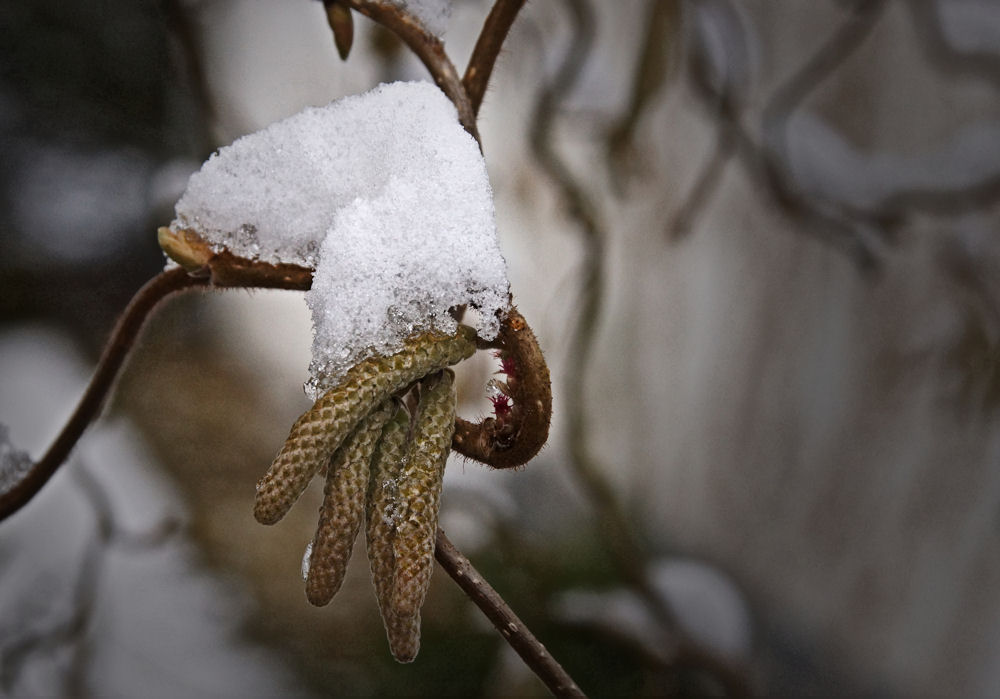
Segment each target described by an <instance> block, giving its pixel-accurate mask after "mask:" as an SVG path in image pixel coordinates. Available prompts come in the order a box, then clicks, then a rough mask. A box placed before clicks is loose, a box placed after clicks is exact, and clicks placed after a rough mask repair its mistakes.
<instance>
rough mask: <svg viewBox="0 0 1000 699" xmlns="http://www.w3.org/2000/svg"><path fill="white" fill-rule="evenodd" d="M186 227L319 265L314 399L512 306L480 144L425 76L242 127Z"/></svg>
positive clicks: (191, 192)
mask: <svg viewBox="0 0 1000 699" xmlns="http://www.w3.org/2000/svg"><path fill="white" fill-rule="evenodd" d="M176 212H177V218H176V219H175V220H174V222H173V224H172V227H173V228H174V229H182V228H189V229H193V230H195V231H198V232H199V233H200V234H201V235H202V236H204V237H205V238H206V239H207V240H209V241H210V242H212V243H214V244H215V245H217V246H218V247H220V248H227V249H228V250H230V251H231V252H233V253H234V254H236V255H239V256H241V257H246V258H250V259H260V260H262V261H264V262H271V263H275V262H287V263H293V264H299V265H304V266H307V267H315V268H316V273H315V276H314V279H313V284H312V289H311V290H310V291H309V293H308V294H307V295H306V301H307V302H308V303H309V306H310V308H311V309H312V314H313V328H314V338H313V339H314V341H313V358H312V363H311V365H310V372H311V375H312V378H311V379H310V381H309V382H308V383H307V392H308V393H310V395H311V396H312V397H313V398H315V396H316V395H317V393H318V392H319V391H320V390H321V389H322V388H324V387H326V386H328V385H330V384H331V383H334V382H335V381H336V380H337V379H338V378H339V377H340V376H342V375H343V373H344V372H345V371H346V370H347V369H348V368H349V367H351V366H352V365H354V364H356V363H357V362H358V361H360V360H361V359H364V358H365V357H368V356H372V355H374V354H389V353H392V352H395V351H397V350H398V349H400V348H401V346H402V341H403V339H404V338H405V337H407V336H408V335H411V334H412V333H414V332H416V331H420V330H430V329H436V330H440V331H442V332H446V333H451V332H454V330H455V327H456V323H455V321H454V319H453V318H452V317H451V316H450V315H449V313H448V309H449V308H451V307H454V306H458V305H462V304H468V305H470V306H472V307H474V308H478V309H479V310H480V313H481V321H480V324H479V327H478V328H477V329H478V330H479V334H480V335H481V336H482V337H484V338H486V339H492V338H493V337H495V336H496V333H497V332H498V331H499V316H500V314H501V313H502V312H503V311H504V310H506V309H507V307H508V305H509V300H508V293H509V284H508V282H507V273H506V266H505V263H504V260H503V256H502V255H501V254H500V247H499V244H498V242H497V234H496V222H495V217H494V211H493V193H492V190H491V188H490V184H489V179H488V177H487V173H486V164H485V162H484V161H483V157H482V154H481V153H480V152H479V147H478V145H477V144H476V142H475V141H474V140H473V139H472V137H471V136H469V135H468V134H467V133H466V132H465V130H464V129H463V128H462V127H461V126H460V125H459V123H458V116H457V113H456V112H455V108H454V106H453V105H452V104H451V102H449V101H448V99H447V98H446V97H445V96H444V94H443V93H442V92H441V91H440V90H439V89H438V88H436V87H435V86H433V85H431V84H430V83H426V82H410V83H392V84H386V85H380V86H379V87H377V88H375V89H374V90H371V91H370V92H367V93H365V94H362V95H356V96H352V97H346V98H344V99H341V100H337V101H335V102H332V103H331V104H329V105H327V106H326V107H319V108H309V109H306V110H305V111H303V112H300V113H299V114H296V115H295V116H292V117H289V118H288V119H285V120H283V121H280V122H278V123H276V124H272V125H271V126H269V127H267V128H266V129H264V130H263V131H259V132H257V133H254V134H251V135H249V136H245V137H243V138H241V139H238V140H237V141H236V142H234V143H233V144H232V145H231V146H228V147H225V148H222V149H220V150H219V152H218V153H217V154H215V155H213V156H212V157H211V158H210V159H209V160H208V162H206V163H205V165H204V166H203V167H202V169H201V170H200V171H199V172H197V173H195V174H194V175H192V176H191V180H190V182H189V183H188V188H187V190H186V191H185V193H184V195H183V196H182V197H181V199H180V201H179V202H178V203H177V207H176Z"/></svg>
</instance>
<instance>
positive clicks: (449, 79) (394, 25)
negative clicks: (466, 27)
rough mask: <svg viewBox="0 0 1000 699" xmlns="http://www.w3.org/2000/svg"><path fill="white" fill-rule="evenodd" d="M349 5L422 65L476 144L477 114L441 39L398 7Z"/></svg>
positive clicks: (351, 0) (360, 1)
mask: <svg viewBox="0 0 1000 699" xmlns="http://www.w3.org/2000/svg"><path fill="white" fill-rule="evenodd" d="M347 2H348V4H349V5H350V6H351V7H352V8H353V9H355V10H357V11H358V12H360V13H361V14H363V15H364V16H366V17H368V18H369V19H371V20H373V21H375V22H378V23H379V24H381V25H382V26H383V27H385V28H386V29H388V30H389V31H391V32H392V33H393V34H395V35H396V36H398V37H399V38H400V39H401V40H402V41H403V43H404V44H406V45H407V46H408V47H409V48H410V50H411V51H413V53H414V54H416V56H417V58H419V59H420V60H421V62H423V64H424V66H426V68H427V70H428V71H430V74H431V77H432V78H434V82H435V83H437V86H438V87H440V88H441V90H442V91H443V92H444V94H446V95H447V96H448V99H450V100H451V101H452V103H453V104H454V105H455V108H456V109H457V110H458V120H459V123H461V124H462V126H463V127H464V128H465V130H466V131H468V132H469V133H470V134H471V135H472V137H473V138H475V139H476V141H477V142H479V130H478V129H477V128H476V110H475V109H473V107H472V103H471V102H470V101H469V95H468V94H467V93H466V91H465V88H464V86H463V85H462V80H461V79H460V78H459V77H458V71H457V70H455V64H454V63H452V62H451V59H450V58H448V54H447V53H445V50H444V44H443V43H442V42H441V39H439V38H438V37H436V36H434V34H432V33H431V32H430V31H429V30H428V29H427V28H426V27H425V26H424V24H423V23H422V22H421V21H420V20H419V19H417V18H416V17H414V16H413V15H412V14H410V13H409V12H407V11H406V10H405V9H403V8H402V7H400V5H399V4H397V3H392V2H377V0H347Z"/></svg>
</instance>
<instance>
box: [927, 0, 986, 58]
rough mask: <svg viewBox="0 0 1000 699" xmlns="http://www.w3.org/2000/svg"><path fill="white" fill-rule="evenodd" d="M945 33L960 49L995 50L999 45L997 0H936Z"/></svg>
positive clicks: (957, 48) (954, 46) (955, 47)
mask: <svg viewBox="0 0 1000 699" xmlns="http://www.w3.org/2000/svg"><path fill="white" fill-rule="evenodd" d="M934 5H935V6H936V9H937V13H938V18H939V21H940V22H941V29H942V35H943V36H944V39H945V41H947V42H948V43H949V44H950V45H951V47H952V48H954V49H955V50H958V51H986V52H990V53H996V50H997V47H998V46H1000V13H997V11H996V6H997V4H996V0H961V2H955V0H936V2H935V3H934Z"/></svg>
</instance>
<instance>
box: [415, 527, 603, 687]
mask: <svg viewBox="0 0 1000 699" xmlns="http://www.w3.org/2000/svg"><path fill="white" fill-rule="evenodd" d="M434 557H435V558H436V559H437V562H438V563H439V564H440V565H441V567H442V568H444V570H445V572H446V573H448V575H450V576H451V578H452V579H453V580H454V581H455V582H456V583H457V584H458V586H459V587H460V588H462V591H463V592H465V594H466V595H467V596H468V597H469V599H471V600H472V601H473V602H475V604H476V606H477V607H479V609H480V610H481V611H482V612H483V614H484V615H486V618H487V619H489V620H490V621H491V622H492V623H493V626H495V627H496V629H497V631H499V632H500V635H501V636H503V638H504V640H505V641H507V643H508V644H509V645H510V647H511V648H513V649H514V650H515V651H516V652H517V654H518V655H520V656H521V659H522V660H524V662H525V664H526V665H527V666H528V667H530V668H531V669H532V670H533V671H534V673H535V674H536V675H538V677H539V679H541V680H542V682H544V683H545V686H546V687H548V688H549V690H551V692H552V693H553V694H555V695H556V696H557V697H582V696H586V695H585V694H584V693H583V691H582V690H581V689H580V688H579V687H578V686H577V684H576V682H574V681H573V678H572V677H570V676H569V675H568V674H567V673H566V671H565V670H563V668H562V666H561V665H560V664H559V663H558V662H556V659H555V658H553V657H552V656H551V655H549V652H548V651H547V650H546V649H545V646H543V645H542V644H541V642H540V641H539V640H538V639H537V638H535V636H534V635H533V634H532V633H531V631H529V630H528V627H527V626H525V625H524V623H523V622H522V621H521V620H520V619H518V618H517V615H516V614H515V613H514V611H513V610H512V609H511V608H510V607H509V606H507V603H506V602H504V600H503V598H502V597H501V596H500V595H499V593H497V591H496V590H494V589H493V588H492V587H491V586H490V584H489V583H488V582H486V581H485V580H484V579H483V576H482V575H480V574H479V571H477V570H476V569H475V568H474V567H473V566H472V563H470V562H469V559H468V558H466V557H465V556H464V555H462V552H461V551H459V550H458V549H457V548H455V545H454V544H452V543H451V541H449V540H448V537H447V536H445V533H444V531H442V530H441V529H440V528H438V530H437V545H436V546H435V548H434Z"/></svg>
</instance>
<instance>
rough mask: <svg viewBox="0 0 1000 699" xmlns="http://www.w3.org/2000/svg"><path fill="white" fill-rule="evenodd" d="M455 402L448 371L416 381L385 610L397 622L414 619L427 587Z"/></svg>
mask: <svg viewBox="0 0 1000 699" xmlns="http://www.w3.org/2000/svg"><path fill="white" fill-rule="evenodd" d="M455 403H456V398H455V374H454V373H453V372H452V371H451V370H448V369H446V370H444V371H441V372H440V373H438V374H437V375H435V376H429V377H427V378H426V379H424V380H423V381H422V382H421V384H420V403H419V407H418V409H417V414H416V415H415V416H414V424H413V437H412V439H411V440H410V444H409V448H408V452H407V457H406V464H405V466H404V467H403V472H402V473H401V474H400V476H399V503H400V512H399V517H398V522H399V523H398V525H397V526H396V536H395V538H394V539H393V552H394V554H395V560H396V569H395V574H394V576H393V586H392V595H391V602H390V607H391V609H392V612H393V613H394V614H395V615H397V616H399V617H403V618H405V617H412V616H414V615H416V614H418V613H419V612H420V608H421V606H423V603H424V597H425V596H426V594H427V589H428V587H429V586H430V580H431V573H432V572H433V570H434V541H435V535H436V533H437V523H438V508H439V507H440V504H441V486H442V483H443V481H444V467H445V462H446V461H447V459H448V451H449V448H450V446H451V437H452V434H453V433H454V430H455Z"/></svg>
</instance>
